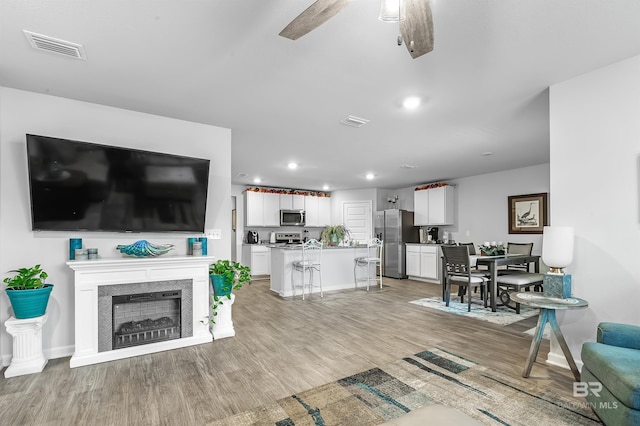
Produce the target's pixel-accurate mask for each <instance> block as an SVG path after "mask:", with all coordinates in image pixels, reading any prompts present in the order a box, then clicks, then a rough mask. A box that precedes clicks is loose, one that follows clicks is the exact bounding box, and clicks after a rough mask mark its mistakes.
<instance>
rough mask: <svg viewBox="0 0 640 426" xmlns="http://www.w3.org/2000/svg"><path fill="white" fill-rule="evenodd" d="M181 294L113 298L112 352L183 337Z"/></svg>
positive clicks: (160, 293)
mask: <svg viewBox="0 0 640 426" xmlns="http://www.w3.org/2000/svg"><path fill="white" fill-rule="evenodd" d="M181 299H182V290H174V291H159V292H155V293H140V294H128V295H123V296H113V297H112V299H111V300H112V305H113V309H112V312H113V349H120V348H126V347H130V346H138V345H146V344H149V343H154V342H160V341H164V340H171V339H179V338H180V337H182V332H181V328H182V327H181V324H180V317H181V315H180V309H181Z"/></svg>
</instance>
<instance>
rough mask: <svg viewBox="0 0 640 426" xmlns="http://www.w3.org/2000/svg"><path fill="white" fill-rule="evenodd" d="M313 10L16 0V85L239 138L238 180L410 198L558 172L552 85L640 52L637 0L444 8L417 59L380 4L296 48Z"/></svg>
mask: <svg viewBox="0 0 640 426" xmlns="http://www.w3.org/2000/svg"><path fill="white" fill-rule="evenodd" d="M311 3H312V0H191V1H178V0H175V1H169V0H163V1H160V0H135V1H131V0H92V1H85V0H53V1H52V0H2V1H1V2H0V85H1V86H5V87H13V88H18V89H23V90H29V91H33V92H38V93H46V94H50V95H54V96H62V97H67V98H72V99H78V100H82V101H87V102H94V103H99V104H104V105H110V106H114V107H118V108H124V109H130V110H135V111H142V112H147V113H150V114H157V115H162V116H167V117H174V118H178V119H182V120H189V121H195V122H200V123H206V124H211V125H216V126H222V127H227V128H231V129H232V174H233V176H232V179H233V183H235V184H251V183H252V181H251V180H252V179H253V177H254V176H260V177H261V178H262V179H263V182H262V185H265V186H279V187H288V188H301V189H311V190H320V189H321V187H322V185H323V184H325V183H326V184H328V185H329V186H330V188H331V189H347V188H366V187H379V188H400V187H406V186H411V185H417V184H420V183H427V182H433V181H437V180H445V179H451V178H456V177H464V176H472V175H477V174H482V173H489V172H493V171H499V170H506V169H512V168H518V167H523V166H528V165H534V164H541V163H546V162H548V161H549V105H548V102H549V94H548V90H547V89H548V87H549V86H550V85H552V84H554V83H558V82H561V81H563V80H566V79H568V78H571V77H574V76H577V75H579V74H582V73H585V72H587V71H591V70H593V69H596V68H599V67H602V66H604V65H608V64H611V63H613V62H617V61H619V60H622V59H625V58H627V57H630V56H635V55H638V54H640V1H637V0H431V8H432V10H433V20H434V28H435V30H434V33H435V37H434V38H435V48H434V50H433V52H431V53H428V54H426V55H424V56H422V57H419V58H417V59H411V57H410V56H409V53H408V52H407V50H406V48H405V47H404V46H402V47H398V45H397V43H396V37H397V34H398V28H397V25H396V24H390V23H383V22H380V21H378V19H377V15H378V10H379V1H378V0H354V1H352V3H351V4H350V5H349V6H348V7H347V8H346V9H345V10H343V11H342V12H341V13H340V14H338V15H337V16H336V17H334V18H333V19H331V20H330V21H329V22H327V23H326V24H324V25H323V26H321V27H319V28H318V29H316V30H315V31H313V32H311V33H309V34H308V35H306V36H304V37H302V38H300V39H299V40H297V41H292V40H288V39H285V38H283V37H279V36H278V33H279V32H280V30H282V28H284V27H285V26H286V25H287V23H289V21H291V20H292V19H293V18H294V17H295V16H297V15H298V14H299V13H300V12H302V11H303V10H304V9H305V8H306V7H307V6H308V5H310V4H311ZM23 29H25V30H30V31H33V32H36V33H40V34H44V35H48V36H51V37H55V38H59V39H63V40H68V41H71V42H75V43H79V44H82V45H83V46H84V49H85V51H86V54H87V57H88V60H87V61H86V62H85V61H80V60H76V59H71V58H67V57H63V56H60V55H56V54H52V53H47V52H40V51H37V50H34V49H33V48H31V47H30V46H29V44H28V42H27V40H26V38H25V36H24V34H23V33H22V30H23ZM407 95H419V96H421V97H422V99H423V104H422V105H421V107H420V108H418V109H417V110H415V111H411V112H409V111H404V110H403V109H402V108H401V107H400V102H401V101H402V99H403V97H405V96H407ZM348 115H354V116H358V117H362V118H366V119H368V120H371V122H370V123H368V124H367V125H365V126H364V127H361V128H352V127H347V126H344V125H342V124H339V121H340V120H341V119H343V118H344V117H346V116H348ZM69 125H73V123H69ZM52 136H55V135H52ZM93 142H98V143H100V142H103V143H104V142H105V141H93ZM180 142H181V141H176V144H179V143H180ZM487 151H490V152H493V155H491V156H482V155H481V154H482V153H484V152H487ZM289 161H296V162H298V163H299V164H300V167H299V168H298V169H297V170H295V171H291V170H288V169H287V167H286V165H287V163H288V162H289ZM403 165H410V166H415V168H407V167H403ZM367 172H373V173H374V174H375V175H376V179H375V180H374V181H371V182H370V181H366V180H365V179H364V175H365V174H366V173H367ZM240 173H247V175H248V176H247V177H238V176H237V175H238V174H240Z"/></svg>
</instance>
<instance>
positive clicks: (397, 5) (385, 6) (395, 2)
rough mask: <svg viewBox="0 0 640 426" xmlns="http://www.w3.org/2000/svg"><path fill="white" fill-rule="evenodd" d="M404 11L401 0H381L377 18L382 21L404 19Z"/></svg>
mask: <svg viewBox="0 0 640 426" xmlns="http://www.w3.org/2000/svg"><path fill="white" fill-rule="evenodd" d="M404 11H405V7H404V1H402V0H381V2H380V15H379V16H378V19H379V20H381V21H383V22H398V21H404V17H405V13H404Z"/></svg>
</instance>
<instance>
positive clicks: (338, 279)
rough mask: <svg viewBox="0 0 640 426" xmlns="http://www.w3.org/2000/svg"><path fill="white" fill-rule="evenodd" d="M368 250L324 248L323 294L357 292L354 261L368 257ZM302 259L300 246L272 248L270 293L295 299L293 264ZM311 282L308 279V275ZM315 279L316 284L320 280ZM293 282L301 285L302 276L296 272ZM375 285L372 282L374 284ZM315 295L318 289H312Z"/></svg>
mask: <svg viewBox="0 0 640 426" xmlns="http://www.w3.org/2000/svg"><path fill="white" fill-rule="evenodd" d="M366 255H367V247H366V246H362V247H349V246H336V247H332V246H329V247H326V246H325V247H324V248H323V249H322V291H323V292H327V291H333V290H345V289H355V282H354V277H353V267H354V264H355V258H356V257H361V256H366ZM300 259H302V247H301V246H300V245H288V246H281V247H277V246H272V248H271V290H272V291H274V292H276V293H278V294H279V295H280V296H282V297H291V296H293V288H292V286H291V264H292V262H294V261H296V260H300ZM365 275H366V268H358V277H362V276H365ZM371 276H372V277H375V270H374V266H372V267H371ZM307 279H308V276H307ZM317 279H318V278H317V274H316V275H315V276H314V283H315V282H316V280H317ZM294 280H295V282H296V284H298V285H299V283H301V282H302V281H301V280H302V274H301V273H299V272H296V273H295V274H294ZM371 285H373V281H372V283H371ZM365 287H366V283H365V282H360V283H359V288H363V289H364V288H365ZM312 291H313V293H319V292H320V288H319V287H318V286H314V287H313V290H312ZM296 295H298V296H300V295H302V293H301V288H300V287H297V288H296Z"/></svg>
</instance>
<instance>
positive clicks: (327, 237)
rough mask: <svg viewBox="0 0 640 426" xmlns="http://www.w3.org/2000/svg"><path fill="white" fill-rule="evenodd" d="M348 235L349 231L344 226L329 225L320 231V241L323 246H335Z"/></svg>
mask: <svg viewBox="0 0 640 426" xmlns="http://www.w3.org/2000/svg"><path fill="white" fill-rule="evenodd" d="M349 235H350V234H349V230H348V229H347V228H345V227H344V225H334V226H331V225H329V226H327V227H325V228H324V229H323V230H322V233H321V234H320V240H321V241H322V242H323V243H324V244H325V245H330V246H337V245H338V244H340V241H342V240H344V237H347V236H349Z"/></svg>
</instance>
